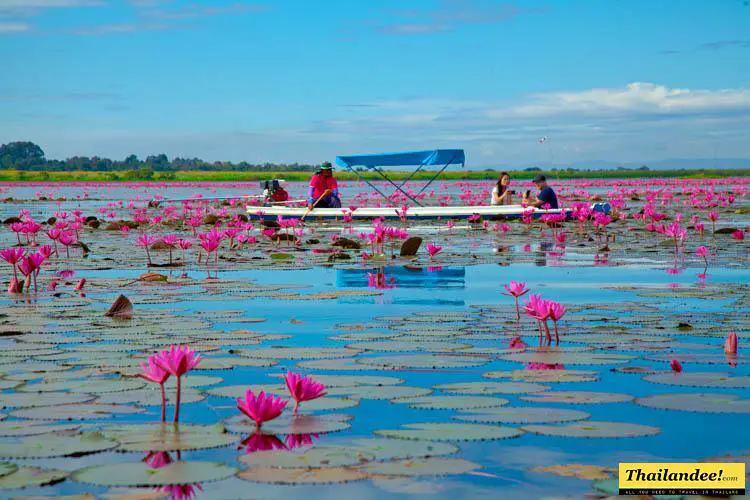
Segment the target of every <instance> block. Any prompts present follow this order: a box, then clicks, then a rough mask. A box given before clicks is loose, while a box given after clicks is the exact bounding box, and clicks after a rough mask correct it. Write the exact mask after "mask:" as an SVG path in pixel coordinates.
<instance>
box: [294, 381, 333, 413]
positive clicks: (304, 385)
mask: <svg viewBox="0 0 750 500" xmlns="http://www.w3.org/2000/svg"><path fill="white" fill-rule="evenodd" d="M284 381H285V382H286V388H287V389H288V390H289V395H290V396H292V399H294V402H295V404H294V413H297V409H298V408H299V405H300V403H302V402H303V401H312V400H313V399H318V398H320V397H323V396H325V395H326V392H325V388H326V387H325V386H324V385H323V384H321V383H320V382H316V381H315V380H313V379H312V378H311V377H302V376H301V375H299V374H298V373H293V372H286V376H285V377H284Z"/></svg>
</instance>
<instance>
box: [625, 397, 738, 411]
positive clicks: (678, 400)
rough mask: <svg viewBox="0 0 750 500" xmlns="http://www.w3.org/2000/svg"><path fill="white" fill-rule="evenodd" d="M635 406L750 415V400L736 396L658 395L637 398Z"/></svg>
mask: <svg viewBox="0 0 750 500" xmlns="http://www.w3.org/2000/svg"><path fill="white" fill-rule="evenodd" d="M635 404H637V405H640V406H647V407H649V408H659V409H662V410H680V411H692V412H701V413H750V399H739V396H737V395H734V394H709V393H688V392H683V393H680V394H656V395H654V396H646V397H643V398H636V400H635Z"/></svg>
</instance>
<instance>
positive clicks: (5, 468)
mask: <svg viewBox="0 0 750 500" xmlns="http://www.w3.org/2000/svg"><path fill="white" fill-rule="evenodd" d="M17 470H18V466H17V465H16V464H14V463H12V462H0V478H2V477H5V476H7V475H8V474H13V473H14V472H16V471H17Z"/></svg>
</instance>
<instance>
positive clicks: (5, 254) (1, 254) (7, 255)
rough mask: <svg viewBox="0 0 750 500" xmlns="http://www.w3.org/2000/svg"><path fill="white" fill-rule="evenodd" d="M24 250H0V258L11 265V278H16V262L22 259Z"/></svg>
mask: <svg viewBox="0 0 750 500" xmlns="http://www.w3.org/2000/svg"><path fill="white" fill-rule="evenodd" d="M23 254H24V250H23V248H21V247H10V248H5V249H3V250H0V258H2V259H3V260H4V261H5V262H7V263H8V264H10V265H11V267H12V268H13V277H14V278H18V274H17V272H16V267H17V264H18V261H19V260H21V259H22V258H23Z"/></svg>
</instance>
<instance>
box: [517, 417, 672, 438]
mask: <svg viewBox="0 0 750 500" xmlns="http://www.w3.org/2000/svg"><path fill="white" fill-rule="evenodd" d="M521 429H523V430H525V431H526V432H530V433H532V434H541V435H543V436H559V437H580V438H624V437H643V436H654V435H656V434H659V432H660V429H659V428H658V427H652V426H650V425H641V424H629V423H623V422H595V421H592V420H588V421H586V422H576V423H572V424H567V425H525V426H523V427H521Z"/></svg>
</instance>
